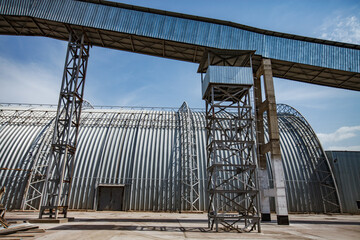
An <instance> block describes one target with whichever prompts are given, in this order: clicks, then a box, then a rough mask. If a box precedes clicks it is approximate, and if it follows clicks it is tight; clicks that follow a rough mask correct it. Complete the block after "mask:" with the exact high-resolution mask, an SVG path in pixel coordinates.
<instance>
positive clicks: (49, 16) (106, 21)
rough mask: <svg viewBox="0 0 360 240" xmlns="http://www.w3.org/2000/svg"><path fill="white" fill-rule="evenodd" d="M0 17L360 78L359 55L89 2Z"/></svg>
mask: <svg viewBox="0 0 360 240" xmlns="http://www.w3.org/2000/svg"><path fill="white" fill-rule="evenodd" d="M0 14H4V15H20V16H30V17H34V18H40V19H46V20H50V21H55V22H63V23H68V24H74V25H81V26H85V27H90V28H98V29H104V30H110V31H116V32H122V33H127V34H135V35H138V36H145V37H150V38H157V39H164V40H169V41H175V42H182V43H188V44H194V45H199V46H205V47H211V48H220V49H233V50H256V54H258V55H262V56H264V57H266V58H272V59H278V60H283V61H288V62H295V63H302V64H307V65H313V66H319V67H324V68H333V69H339V70H344V71H350V72H360V50H356V49H349V48H344V47H339V46H333V45H326V44H321V43H315V42H308V41H301V40H295V39H289V38H282V37H277V36H272V35H266V34H261V33H257V32H252V31H248V30H244V29H241V28H237V27H233V26H227V25H222V24H217V23H210V22H203V21H199V20H194V19H186V18H180V17H174V16H165V15H161V14H155V13H149V12H142V11H136V10H131V9H125V8H120V7H112V6H106V5H101V4H94V3H89V2H80V1H74V0H27V1H25V0H0Z"/></svg>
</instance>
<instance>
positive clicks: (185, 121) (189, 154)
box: [179, 102, 200, 211]
mask: <svg viewBox="0 0 360 240" xmlns="http://www.w3.org/2000/svg"><path fill="white" fill-rule="evenodd" d="M179 117H180V124H181V126H182V127H181V128H180V129H181V132H180V139H181V170H182V172H181V175H182V176H181V183H182V184H181V187H182V191H181V208H180V211H182V210H185V209H189V210H190V211H199V199H200V193H199V184H200V183H199V178H198V162H197V155H196V139H195V133H194V126H193V119H192V112H191V110H190V108H189V106H188V105H187V103H186V102H184V103H183V104H182V105H181V107H180V108H179Z"/></svg>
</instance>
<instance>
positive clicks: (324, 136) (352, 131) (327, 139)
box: [317, 125, 360, 144]
mask: <svg viewBox="0 0 360 240" xmlns="http://www.w3.org/2000/svg"><path fill="white" fill-rule="evenodd" d="M359 133H360V125H359V126H352V127H347V126H344V127H341V128H339V129H337V130H336V131H335V132H333V133H318V134H317V136H318V138H319V139H320V141H321V143H322V144H327V143H336V142H341V141H343V140H346V139H349V138H353V137H356V136H357V135H358V134H359Z"/></svg>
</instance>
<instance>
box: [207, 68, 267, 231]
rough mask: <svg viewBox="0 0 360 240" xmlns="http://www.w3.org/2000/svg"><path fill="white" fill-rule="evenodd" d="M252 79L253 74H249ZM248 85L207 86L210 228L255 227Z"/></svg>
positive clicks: (251, 132)
mask: <svg viewBox="0 0 360 240" xmlns="http://www.w3.org/2000/svg"><path fill="white" fill-rule="evenodd" d="M251 77H252V74H251ZM250 88H251V85H247V86H246V85H228V84H210V85H209V87H208V88H207V93H206V94H205V96H204V99H205V101H206V121H207V122H206V128H207V143H208V145H207V166H208V168H207V169H208V175H209V176H208V179H209V181H208V193H209V199H210V200H209V209H208V217H209V226H210V227H211V228H213V227H214V225H215V227H216V230H217V231H218V225H219V224H222V225H223V226H224V227H225V230H237V231H239V232H244V231H252V230H253V229H256V227H258V231H259V232H260V223H259V222H260V218H259V208H258V186H257V171H256V169H257V166H256V158H255V142H254V130H253V125H254V124H253V123H254V121H253V120H254V119H253V117H252V111H251V109H252V107H251V103H250Z"/></svg>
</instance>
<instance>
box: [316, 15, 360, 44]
mask: <svg viewBox="0 0 360 240" xmlns="http://www.w3.org/2000/svg"><path fill="white" fill-rule="evenodd" d="M320 33H321V34H320V37H321V38H324V39H328V40H333V41H340V42H347V43H355V44H360V19H359V18H358V17H356V16H346V17H344V16H337V17H335V18H332V19H328V20H327V21H326V22H325V23H324V24H323V25H322V27H321V30H320Z"/></svg>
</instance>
